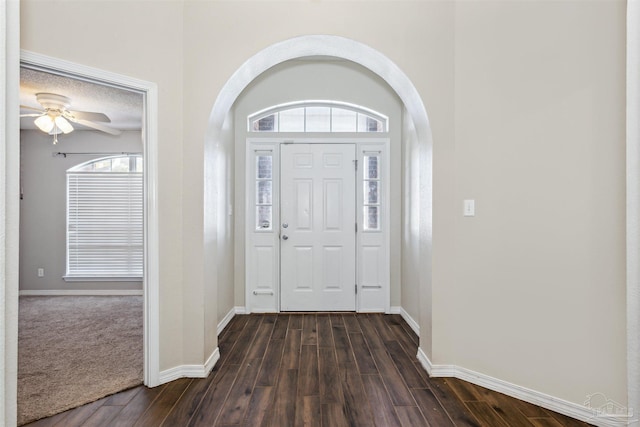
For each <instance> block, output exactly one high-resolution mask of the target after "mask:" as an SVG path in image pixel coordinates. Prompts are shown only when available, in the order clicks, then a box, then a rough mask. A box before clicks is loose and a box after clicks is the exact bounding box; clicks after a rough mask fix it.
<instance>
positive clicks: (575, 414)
mask: <svg viewBox="0 0 640 427" xmlns="http://www.w3.org/2000/svg"><path fill="white" fill-rule="evenodd" d="M417 357H418V360H419V361H420V364H421V365H422V367H423V368H424V369H425V370H426V371H427V373H428V374H429V376H430V377H453V378H458V379H461V380H463V381H467V382H470V383H472V384H476V385H479V386H481V387H485V388H488V389H490V390H493V391H497V392H499V393H502V394H506V395H507V396H511V397H514V398H516V399H519V400H524V401H525V402H529V403H531V404H534V405H537V406H541V407H543V408H545V409H549V410H551V411H554V412H558V413H560V414H564V415H566V416H568V417H571V418H575V419H577V420H580V421H584V422H587V423H590V424H593V425H595V426H598V427H620V426H625V425H627V421H629V420H630V419H631V418H630V417H626V416H625V417H614V416H606V415H603V414H598V413H597V412H596V410H595V409H592V408H589V407H587V406H583V405H580V404H578V403H573V402H568V401H566V400H564V399H559V398H557V397H553V396H549V395H548V394H545V393H541V392H539V391H535V390H531V389H528V388H526V387H522V386H519V385H516V384H512V383H509V382H507V381H503V380H500V379H497V378H493V377H490V376H488V375H485V374H481V373H479V372H475V371H472V370H470V369H466V368H463V367H460V366H456V365H434V364H432V363H431V360H429V357H427V355H426V354H425V353H424V351H422V348H418V354H417Z"/></svg>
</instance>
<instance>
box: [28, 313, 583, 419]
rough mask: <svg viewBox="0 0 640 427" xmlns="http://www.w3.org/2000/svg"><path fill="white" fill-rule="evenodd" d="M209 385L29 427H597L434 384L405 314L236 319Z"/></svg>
mask: <svg viewBox="0 0 640 427" xmlns="http://www.w3.org/2000/svg"><path fill="white" fill-rule="evenodd" d="M219 338H220V340H219V347H220V354H221V358H220V360H219V361H218V363H217V364H216V366H215V368H214V369H213V371H212V372H211V374H210V375H209V377H208V378H203V379H186V378H185V379H179V380H176V381H173V382H171V383H168V384H164V385H162V386H159V387H156V388H153V389H148V388H146V387H142V386H140V387H137V388H134V389H131V390H128V391H124V392H121V393H118V394H115V395H113V396H109V397H106V398H104V399H101V400H98V401H97V402H94V403H90V404H87V405H85V406H81V407H79V408H76V409H73V410H70V411H67V412H64V413H61V414H58V415H56V416H53V417H50V418H45V419H42V420H40V421H37V422H35V423H31V424H29V427H45V426H57V427H62V426H64V427H75V426H83V427H89V426H92V427H93V426H109V427H111V426H134V425H135V426H169V427H174V426H219V427H231V426H244V427H254V426H258V427H259V426H270V427H285V426H311V427H340V426H379V427H393V426H402V427H407V426H437V427H440V426H490V427H499V426H503V427H520V426H538V427H543V426H544V427H550V426H587V425H588V424H585V423H582V422H579V421H575V420H573V419H571V418H567V417H565V416H563V415H560V414H557V413H553V412H550V411H547V410H545V409H542V408H540V407H538V406H534V405H531V404H528V403H525V402H522V401H519V400H516V399H513V398H510V397H507V396H505V395H503V394H500V393H496V392H493V391H490V390H487V389H485V388H482V387H478V386H475V385H473V384H470V383H467V382H464V381H461V380H457V379H453V378H446V379H444V378H429V377H428V376H427V374H426V372H425V371H424V370H423V369H422V367H421V366H420V364H419V362H418V360H417V359H416V353H417V349H418V338H417V337H416V335H415V334H414V333H413V332H412V331H411V329H410V328H409V327H408V325H407V324H406V323H405V322H404V320H403V319H402V318H401V317H400V316H398V315H382V314H354V313H343V314H328V313H318V314H278V315H275V314H273V315H271V314H266V315H253V314H252V315H242V316H236V317H235V318H234V319H233V320H232V321H231V322H230V323H229V325H228V326H227V327H226V328H225V330H224V331H223V332H222V334H221V335H220V337H219Z"/></svg>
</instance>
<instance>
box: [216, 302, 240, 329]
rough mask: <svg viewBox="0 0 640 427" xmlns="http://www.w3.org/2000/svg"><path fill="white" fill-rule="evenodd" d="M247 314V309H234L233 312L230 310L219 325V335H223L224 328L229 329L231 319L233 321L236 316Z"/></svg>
mask: <svg viewBox="0 0 640 427" xmlns="http://www.w3.org/2000/svg"><path fill="white" fill-rule="evenodd" d="M245 312H246V310H245V308H244V307H240V306H237V307H233V308H232V309H231V310H229V312H228V313H227V314H226V315H225V316H224V318H223V319H222V320H221V321H220V323H218V335H220V334H221V333H222V331H223V330H224V328H226V327H227V325H228V324H229V322H231V319H233V317H234V316H235V315H236V314H245Z"/></svg>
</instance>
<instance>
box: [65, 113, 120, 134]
mask: <svg viewBox="0 0 640 427" xmlns="http://www.w3.org/2000/svg"><path fill="white" fill-rule="evenodd" d="M67 119H69V120H70V121H72V122H74V123H78V124H79V125H83V126H86V127H90V128H91V129H95V130H99V131H102V132H105V133H108V134H111V135H120V134H121V133H122V131H119V130H118V129H114V128H110V127H109V126H105V125H103V124H100V123H94V122H92V121H89V120H79V119H76V118H71V117H67Z"/></svg>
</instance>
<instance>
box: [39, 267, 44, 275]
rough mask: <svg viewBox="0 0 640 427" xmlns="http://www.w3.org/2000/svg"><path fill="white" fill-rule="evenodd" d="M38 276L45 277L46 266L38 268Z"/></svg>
mask: <svg viewBox="0 0 640 427" xmlns="http://www.w3.org/2000/svg"><path fill="white" fill-rule="evenodd" d="M38 277H44V268H39V269H38Z"/></svg>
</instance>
